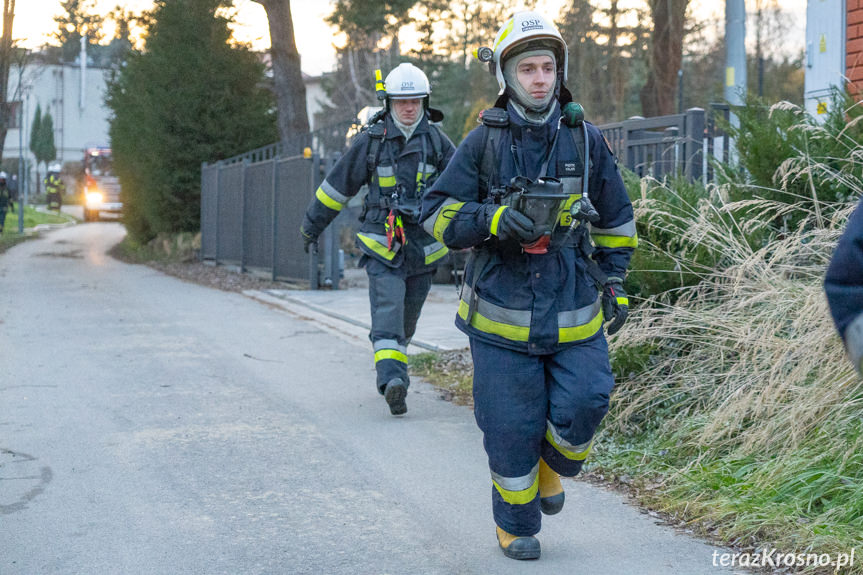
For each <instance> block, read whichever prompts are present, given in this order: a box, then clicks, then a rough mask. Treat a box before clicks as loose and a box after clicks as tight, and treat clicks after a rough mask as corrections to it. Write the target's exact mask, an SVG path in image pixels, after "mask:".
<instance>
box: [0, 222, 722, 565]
mask: <svg viewBox="0 0 863 575" xmlns="http://www.w3.org/2000/svg"><path fill="white" fill-rule="evenodd" d="M123 233H124V230H123V228H122V227H121V225H120V224H118V223H113V222H112V223H105V222H103V223H93V224H84V225H77V226H74V227H70V228H65V229H60V230H54V231H51V232H49V233H47V234H45V235H44V237H42V238H40V239H38V240H34V241H28V242H24V243H23V244H20V245H18V246H16V247H14V248H13V249H11V250H9V251H8V252H6V253H5V254H3V255H0V573H2V574H3V575H19V574H20V575H34V574H38V575H48V574H61V573H62V574H72V573H75V574H79V573H80V574H110V573H116V574H124V575H133V574H154V573H156V574H175V573H176V574H185V573H201V574H217V573H225V574H232V575H236V574H295V573H310V574H312V573H313V574H316V575H325V574H335V575H338V574H346V575H347V574H351V575H354V574H393V575H395V574H429V575H432V574H442V575H447V574H462V573H463V574H504V575H505V574H523V573H537V574H540V573H554V574H555V575H561V574H564V573H566V574H571V573H583V574H598V573H602V574H615V575H625V574H638V575H649V574H663V575H665V574H669V573H680V574H685V575H699V574H716V573H727V572H729V571H726V570H724V569H722V568H720V567H715V566H714V565H713V551H714V548H713V547H711V546H709V545H706V544H704V543H702V542H699V541H697V540H695V539H692V538H690V537H688V536H686V535H683V534H680V533H677V532H675V531H674V530H672V529H670V528H668V527H664V526H660V525H657V524H656V523H655V520H654V519H653V518H651V517H650V516H648V515H645V514H643V513H640V512H639V511H638V510H636V509H634V508H633V507H630V506H628V505H626V504H625V503H624V501H623V499H622V498H621V497H620V496H618V495H617V494H614V493H611V492H608V491H605V490H603V489H601V488H597V487H594V486H590V485H587V484H585V483H582V482H575V481H566V483H565V485H566V487H567V504H566V508H565V509H564V511H563V512H562V513H561V514H560V515H557V516H555V517H551V518H547V519H546V521H545V524H544V529H543V531H542V533H541V534H540V540H541V542H542V545H543V556H542V559H540V560H539V561H535V562H530V563H524V562H516V561H512V560H510V559H506V558H505V557H503V555H502V554H501V553H500V551H499V549H498V548H497V543H496V540H495V535H494V525H493V523H492V520H491V503H490V500H491V496H490V490H491V487H490V480H489V476H488V468H487V466H486V461H485V454H484V452H483V449H482V440H481V436H480V434H479V432H478V430H477V429H476V425H475V424H474V421H473V416H472V414H471V412H470V410H468V409H466V408H464V407H459V406H456V405H452V404H450V403H447V402H445V401H443V400H441V399H439V398H438V396H437V394H436V393H435V392H434V390H433V389H432V388H431V387H430V386H428V385H426V384H424V383H422V382H418V381H415V382H414V384H413V385H412V386H411V390H410V393H409V396H408V405H409V409H410V411H409V413H408V415H407V417H404V418H394V417H391V416H390V415H389V412H388V410H387V407H386V404H385V403H384V402H383V401H382V400H381V398H380V397H379V396H378V395H377V393H376V391H375V389H374V371H373V366H372V364H371V354H370V352H369V349H368V348H369V344H368V343H367V342H359V341H357V340H353V341H352V340H351V338H345V337H338V336H336V335H334V334H333V333H332V330H329V331H324V330H321V329H318V327H316V325H315V324H314V323H313V322H312V321H310V320H309V319H307V318H303V317H302V316H301V315H292V314H289V313H287V312H285V311H284V310H281V309H277V308H275V307H273V306H268V305H265V304H263V303H261V302H260V301H255V300H253V299H250V298H248V297H245V296H243V295H240V294H232V293H226V292H221V291H217V290H213V289H209V288H205V287H201V286H197V285H192V284H188V283H184V282H182V281H180V280H177V279H175V278H172V277H168V276H165V275H162V274H160V273H158V272H156V271H154V270H152V269H150V268H148V267H145V266H136V265H128V264H124V263H121V262H118V261H116V260H114V259H112V258H111V257H110V256H107V255H106V253H105V252H106V250H107V249H108V248H109V247H110V246H111V245H112V244H114V243H115V242H117V241H119V240H120V239H121V238H122V236H123ZM720 551H722V550H720Z"/></svg>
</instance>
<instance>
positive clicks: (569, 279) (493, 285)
mask: <svg viewBox="0 0 863 575" xmlns="http://www.w3.org/2000/svg"><path fill="white" fill-rule="evenodd" d="M477 56H478V57H479V58H480V60H481V61H484V62H487V63H488V64H489V65H490V68H491V72H492V74H493V75H494V76H495V78H497V81H498V85H499V86H500V95H499V97H498V100H497V102H496V103H495V107H494V108H491V109H489V110H485V111H484V112H483V113H482V116H481V122H482V125H481V126H479V127H477V128H476V129H474V130H473V131H472V132H471V133H469V134H468V135H467V137H466V138H465V139H464V141H463V142H462V143H461V144H460V145H459V148H458V150H457V151H456V153H455V156H453V159H452V161H451V162H450V163H449V165H448V166H447V169H446V170H445V171H444V173H443V174H441V177H440V178H438V180H437V181H436V182H435V184H434V186H432V187H431V188H430V189H429V191H428V192H427V193H426V194H425V196H424V197H423V205H422V217H421V221H422V222H423V226H424V227H425V228H426V230H427V231H430V232H431V233H432V234H433V235H434V236H435V238H437V239H438V240H440V241H442V242H443V243H444V245H446V246H447V247H449V248H456V249H458V248H473V249H472V254H471V258H470V260H469V262H468V264H467V265H466V267H465V278H464V283H463V288H462V292H461V303H460V305H459V309H458V313H457V316H456V326H457V327H458V328H459V329H461V330H462V331H464V332H465V333H466V334H467V335H468V337H469V338H470V346H471V355H472V357H473V362H474V378H473V397H474V415H475V417H476V420H477V424H478V425H479V428H480V429H481V430H482V432H483V446H484V447H485V450H486V453H487V454H488V463H489V469H490V471H491V481H492V486H493V487H492V490H491V491H492V510H493V514H494V521H495V523H496V525H497V539H498V544H499V546H500V548H501V549H502V550H503V553H504V554H505V555H506V556H507V557H510V558H513V559H536V558H538V557H539V556H540V544H539V540H538V539H537V538H536V537H535V535H536V534H537V533H538V532H539V530H540V526H541V519H542V515H543V514H546V515H552V514H555V513H558V512H560V511H561V509H562V507H563V504H564V500H565V495H564V490H563V485H562V483H561V481H560V477H559V476H561V475H563V476H574V475H576V474H577V473H578V472H579V471H580V469H581V466H582V464H583V463H584V461H585V459H586V458H587V456H588V453H589V452H590V449H591V445H592V441H593V435H594V432H595V431H596V428H597V426H598V425H599V423H600V421H601V420H602V418H603V417H604V416H605V414H606V412H607V411H608V401H609V394H610V393H611V389H612V387H613V385H614V378H613V376H612V373H611V367H610V365H609V356H608V346H607V344H606V339H605V334H604V333H603V329H602V327H603V320H605V321H608V322H609V323H608V327H607V330H608V333H609V334H613V333H615V332H617V331H618V330H619V329H620V328H621V327H622V325H623V322H624V320H625V319H626V315H627V312H628V303H629V302H628V299H627V297H626V294H625V293H624V291H623V288H622V284H623V278H624V277H625V273H626V269H627V267H628V265H629V260H630V257H631V255H632V251H633V248H634V247H635V246H636V245H637V235H636V232H635V221H634V220H633V210H632V204H631V203H630V201H629V197H628V195H627V193H626V189H625V188H624V185H623V180H622V179H621V177H620V174H619V173H618V171H617V166H616V163H615V161H614V156H613V155H612V153H611V151H610V150H609V148H608V146H607V145H606V143H605V141H604V139H603V137H602V134H601V133H600V132H599V130H598V129H597V128H596V127H594V126H593V125H591V124H589V123H587V122H584V116H583V110H582V109H581V107H580V106H578V105H577V104H575V103H573V102H572V96H571V95H570V93H569V91H568V90H567V89H566V86H565V84H564V81H565V80H566V68H567V49H566V43H565V42H564V41H563V38H561V36H560V33H559V32H558V31H557V30H556V29H555V27H554V25H553V24H552V23H551V22H549V21H548V20H547V19H546V18H545V17H544V16H542V15H540V14H538V13H536V12H519V13H517V14H515V15H514V16H513V17H512V18H510V19H508V20H507V21H506V22H505V23H504V25H503V26H502V27H501V29H500V31H499V32H498V34H497V37H496V38H495V41H494V45H493V47H492V48H484V49H481V50H478V51H477Z"/></svg>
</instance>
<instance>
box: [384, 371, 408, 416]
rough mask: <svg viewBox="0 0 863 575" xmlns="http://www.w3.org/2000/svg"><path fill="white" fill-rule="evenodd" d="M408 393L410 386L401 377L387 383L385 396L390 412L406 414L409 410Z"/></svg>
mask: <svg viewBox="0 0 863 575" xmlns="http://www.w3.org/2000/svg"><path fill="white" fill-rule="evenodd" d="M407 395H408V386H407V385H405V382H404V381H402V380H401V379H400V378H398V377H396V378H393V379H391V380H390V381H389V383H387V388H386V389H385V390H384V398H385V399H386V400H387V405H389V406H390V413H391V414H393V415H404V414H405V413H407V412H408V406H407V403H405V398H406V397H407Z"/></svg>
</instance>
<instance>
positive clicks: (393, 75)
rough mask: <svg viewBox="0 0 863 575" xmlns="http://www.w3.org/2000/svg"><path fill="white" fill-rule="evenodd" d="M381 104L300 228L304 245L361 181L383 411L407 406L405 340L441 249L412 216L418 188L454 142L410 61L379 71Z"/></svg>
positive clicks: (361, 241)
mask: <svg viewBox="0 0 863 575" xmlns="http://www.w3.org/2000/svg"><path fill="white" fill-rule="evenodd" d="M384 88H385V90H386V106H385V108H384V110H383V111H382V112H381V114H379V115H378V116H376V117H375V118H374V120H373V122H372V123H371V124H370V125H369V126H368V127H367V129H364V130H363V131H362V132H361V133H360V134H359V135H358V136H357V137H356V138H355V139H354V141H353V142H352V144H351V147H350V148H349V149H348V151H347V152H346V153H345V154H344V155H343V156H342V157H341V158H340V159H339V161H338V162H337V163H336V165H335V166H334V167H333V169H332V170H331V171H330V173H328V174H327V176H326V178H325V179H324V181H323V182H322V183H321V185H320V187H319V188H318V189H317V191H316V192H315V197H314V198H313V199H312V201H311V203H310V204H309V206H308V209H307V210H306V214H305V217H304V219H303V224H302V227H301V228H300V232H301V234H302V237H303V244H304V248H305V249H306V251H308V250H309V247H310V246H312V245H316V243H317V239H318V236H319V235H320V234H321V232H322V231H323V230H324V228H326V226H327V225H328V224H329V223H330V222H331V221H332V220H333V219H334V218H335V217H336V216H337V215H338V214H339V212H340V211H341V210H342V208H344V206H345V205H346V204H347V203H348V200H350V199H351V198H352V197H353V196H355V195H356V194H357V193H358V192H359V191H360V189H361V188H362V187H363V186H364V185H368V194H367V195H366V198H365V203H364V206H363V212H362V216H361V220H362V225H361V227H360V231H359V233H357V240H356V241H357V245H358V247H359V249H360V250H361V251H362V253H363V255H362V257H361V258H360V265H361V266H363V267H365V269H366V273H367V274H368V277H369V300H370V303H371V316H372V328H371V333H370V334H369V338H370V339H371V341H372V346H373V349H374V362H375V370H376V372H377V390H378V392H379V393H380V394H381V395H383V396H384V398H385V399H386V402H387V404H388V405H389V409H390V413H392V414H393V415H402V414H404V413H405V412H406V411H407V403H406V396H407V390H408V386H409V385H410V380H409V378H408V369H407V345H408V342H409V341H410V339H411V338H412V337H413V335H414V332H415V331H416V325H417V320H418V319H419V316H420V311H421V310H422V306H423V303H424V302H425V299H426V296H427V295H428V292H429V289H430V287H431V281H432V276H433V275H434V271H435V268H436V265H437V263H438V262H439V260H440V258H442V257H443V256H444V255H446V253H447V249H446V248H445V247H444V246H443V244H441V243H440V242H438V241H436V240H435V239H434V238H433V237H432V236H431V235H429V234H427V233H426V232H425V231H424V230H423V229H422V227H420V226H419V224H418V217H419V202H420V198H421V197H422V193H423V191H424V190H425V188H427V187H428V186H429V185H431V183H433V182H434V180H435V179H436V178H437V177H438V175H439V174H440V173H441V172H442V171H443V169H444V167H445V166H446V164H447V162H449V160H450V158H451V157H452V155H453V152H454V151H455V146H453V144H452V142H451V141H450V140H449V138H447V136H446V135H445V134H444V133H443V132H442V131H441V130H440V128H438V127H437V126H436V125H434V124H433V123H432V122H435V123H436V122H439V121H440V120H442V119H443V114H441V113H440V112H439V111H438V110H435V109H433V108H430V107H429V94H430V93H431V87H430V85H429V80H428V78H427V77H426V75H425V74H424V73H423V72H422V70H420V69H419V68H417V67H416V66H414V65H412V64H407V63H405V64H400V65H399V66H397V67H396V68H395V69H393V70H392V71H391V72H390V73H389V74H388V75H387V77H386V81H385V83H384V85H383V86H380V89H381V91H382V90H383V89H384Z"/></svg>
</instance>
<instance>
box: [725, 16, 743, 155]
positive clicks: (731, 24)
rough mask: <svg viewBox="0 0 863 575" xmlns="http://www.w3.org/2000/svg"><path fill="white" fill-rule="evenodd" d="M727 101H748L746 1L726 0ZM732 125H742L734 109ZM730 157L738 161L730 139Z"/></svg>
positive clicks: (737, 102)
mask: <svg viewBox="0 0 863 575" xmlns="http://www.w3.org/2000/svg"><path fill="white" fill-rule="evenodd" d="M725 101H727V102H728V104H729V105H731V106H732V107H734V106H742V105H743V104H744V103H745V101H746V2H745V0H725ZM729 119H730V121H731V125H732V126H734V127H737V126H739V125H740V119H739V118H738V117H737V114H735V113H734V112H733V111H732V112H731V117H730V118H729ZM727 144H728V159H729V160H730V161H731V163H732V164H733V163H735V162H736V161H737V150H736V149H735V146H734V142H732V141H731V140H730V139H729V140H728V142H727Z"/></svg>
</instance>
